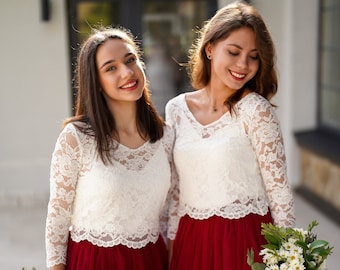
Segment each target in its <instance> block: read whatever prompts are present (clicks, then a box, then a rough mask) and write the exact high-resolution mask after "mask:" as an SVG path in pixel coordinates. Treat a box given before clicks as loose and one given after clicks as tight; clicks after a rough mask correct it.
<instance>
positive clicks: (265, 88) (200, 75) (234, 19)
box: [187, 1, 278, 109]
mask: <svg viewBox="0 0 340 270" xmlns="http://www.w3.org/2000/svg"><path fill="white" fill-rule="evenodd" d="M242 27H248V28H250V29H252V30H253V31H254V33H255V39H256V41H255V44H256V49H257V51H258V57H259V69H258V71H257V73H256V75H255V76H254V78H252V79H251V80H250V81H249V82H247V83H246V84H245V85H244V87H243V88H241V89H239V91H237V92H236V93H234V95H232V96H231V97H230V98H229V99H228V100H227V101H225V103H226V105H227V106H228V107H229V109H231V108H232V107H233V105H234V104H235V103H236V102H237V101H238V100H239V99H240V98H241V96H242V92H243V91H244V89H245V88H248V89H249V90H250V91H252V92H257V93H258V94H260V95H262V96H263V97H265V98H266V99H268V100H270V99H271V98H272V97H273V96H274V95H275V94H276V92H277V87H278V82H277V71H276V68H275V61H276V55H275V48H274V44H273V41H272V38H271V35H270V33H269V31H268V29H267V26H266V25H265V23H264V21H263V19H262V16H261V15H260V14H259V12H258V11H257V10H256V9H255V8H254V7H253V6H251V5H249V4H247V3H245V2H243V1H236V2H234V3H232V4H229V5H227V6H225V7H223V8H221V9H219V10H218V11H217V12H216V14H215V15H214V16H213V17H212V18H211V19H210V20H208V21H206V22H205V23H204V25H203V27H202V28H201V29H200V30H199V31H198V38H197V39H196V40H195V42H194V43H193V45H192V47H191V49H190V50H189V62H188V65H187V71H188V74H189V77H190V79H191V84H192V87H193V88H194V89H201V88H203V87H205V86H206V85H207V84H208V83H209V81H210V76H211V63H210V61H209V59H208V57H207V55H206V52H205V48H206V46H207V45H208V44H216V43H217V42H219V41H221V40H224V39H225V38H227V37H228V36H229V35H230V34H231V33H232V32H233V31H235V30H238V29H240V28H242Z"/></svg>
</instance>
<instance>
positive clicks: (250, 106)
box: [238, 92, 274, 116]
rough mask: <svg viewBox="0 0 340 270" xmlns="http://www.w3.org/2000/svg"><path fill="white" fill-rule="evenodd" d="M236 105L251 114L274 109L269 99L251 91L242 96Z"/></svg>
mask: <svg viewBox="0 0 340 270" xmlns="http://www.w3.org/2000/svg"><path fill="white" fill-rule="evenodd" d="M238 107H239V109H240V110H241V111H242V112H243V113H246V114H249V115H251V116H254V115H258V114H259V113H261V112H265V111H267V112H273V110H274V107H273V105H272V104H271V103H270V102H269V100H267V99H266V98H264V97H263V96H261V95H259V94H257V93H255V92H251V93H249V94H248V95H246V96H245V97H244V98H242V99H241V102H239V106H238Z"/></svg>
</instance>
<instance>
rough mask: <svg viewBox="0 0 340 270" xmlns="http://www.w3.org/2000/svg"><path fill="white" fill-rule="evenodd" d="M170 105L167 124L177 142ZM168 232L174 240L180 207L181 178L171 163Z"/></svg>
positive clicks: (167, 110) (173, 112) (167, 109)
mask: <svg viewBox="0 0 340 270" xmlns="http://www.w3.org/2000/svg"><path fill="white" fill-rule="evenodd" d="M173 108H174V107H172V106H171V104H170V103H168V104H167V106H166V122H167V123H168V124H169V125H170V127H172V129H173V130H174V132H175V140H176V126H175V120H174V119H175V111H173ZM172 153H173V152H172ZM168 205H169V210H168V230H167V236H168V238H169V239H170V240H174V239H175V236H176V233H177V229H178V223H179V219H180V217H179V215H178V207H179V177H178V174H177V170H176V166H175V164H174V162H173V158H172V162H171V186H170V190H169V194H168Z"/></svg>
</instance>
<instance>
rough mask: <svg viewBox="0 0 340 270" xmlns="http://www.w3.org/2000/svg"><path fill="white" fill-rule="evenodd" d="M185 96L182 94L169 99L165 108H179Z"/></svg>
mask: <svg viewBox="0 0 340 270" xmlns="http://www.w3.org/2000/svg"><path fill="white" fill-rule="evenodd" d="M185 95H186V93H182V94H179V95H177V96H175V97H174V98H172V99H170V100H169V101H168V102H167V104H166V108H171V107H173V106H179V105H180V104H182V103H183V102H184V100H185Z"/></svg>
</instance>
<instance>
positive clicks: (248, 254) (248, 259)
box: [247, 249, 254, 266]
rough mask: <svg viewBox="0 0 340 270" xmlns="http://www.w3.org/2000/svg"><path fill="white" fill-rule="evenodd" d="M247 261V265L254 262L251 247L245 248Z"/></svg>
mask: <svg viewBox="0 0 340 270" xmlns="http://www.w3.org/2000/svg"><path fill="white" fill-rule="evenodd" d="M247 263H248V265H249V266H252V265H253V264H254V250H252V249H248V250H247Z"/></svg>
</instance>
